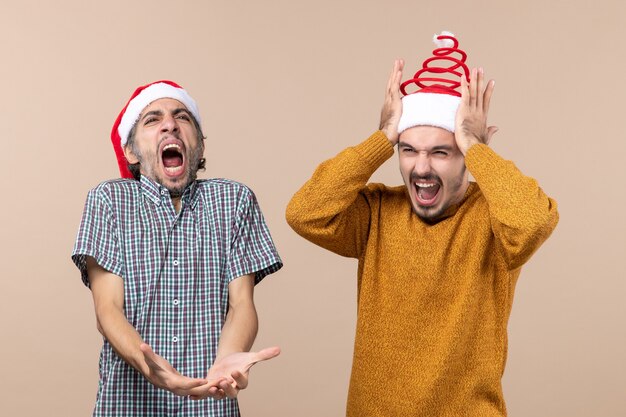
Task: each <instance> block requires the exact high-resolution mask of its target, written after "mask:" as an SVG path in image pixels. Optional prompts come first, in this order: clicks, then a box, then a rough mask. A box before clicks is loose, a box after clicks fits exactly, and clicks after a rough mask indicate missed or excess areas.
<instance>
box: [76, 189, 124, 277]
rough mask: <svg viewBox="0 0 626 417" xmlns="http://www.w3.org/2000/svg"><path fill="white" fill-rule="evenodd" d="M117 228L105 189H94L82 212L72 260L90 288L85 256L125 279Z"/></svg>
mask: <svg viewBox="0 0 626 417" xmlns="http://www.w3.org/2000/svg"><path fill="white" fill-rule="evenodd" d="M116 230H117V227H116V222H115V217H114V215H113V210H112V208H111V200H110V198H109V197H108V195H107V194H106V192H104V191H103V189H102V187H99V188H96V189H94V190H91V191H90V192H89V194H88V195H87V202H86V203H85V209H84V210H83V217H82V220H81V222H80V227H79V229H78V236H77V237H76V242H75V244H74V250H73V251H72V261H74V264H75V265H76V266H77V267H78V269H79V271H80V274H81V279H82V281H83V283H84V284H85V285H86V286H87V287H89V279H88V277H87V264H86V257H87V256H91V257H92V258H94V259H95V260H96V263H97V264H98V265H100V266H101V267H103V268H104V269H106V270H107V271H109V272H112V273H114V274H115V275H118V276H122V270H123V268H122V262H121V261H120V251H119V244H118V235H117V231H116Z"/></svg>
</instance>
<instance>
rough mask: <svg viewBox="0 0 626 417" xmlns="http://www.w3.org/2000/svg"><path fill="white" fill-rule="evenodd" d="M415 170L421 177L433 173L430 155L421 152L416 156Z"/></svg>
mask: <svg viewBox="0 0 626 417" xmlns="http://www.w3.org/2000/svg"><path fill="white" fill-rule="evenodd" d="M413 170H414V171H415V173H416V174H417V175H418V176H420V177H426V176H428V175H429V174H430V173H431V166H430V157H429V156H428V155H424V154H422V153H420V154H419V155H418V156H417V157H416V158H415V167H414V168H413Z"/></svg>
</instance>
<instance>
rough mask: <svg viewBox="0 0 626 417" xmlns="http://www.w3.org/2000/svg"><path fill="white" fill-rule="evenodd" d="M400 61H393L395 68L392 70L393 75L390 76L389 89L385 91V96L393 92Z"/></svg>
mask: <svg viewBox="0 0 626 417" xmlns="http://www.w3.org/2000/svg"><path fill="white" fill-rule="evenodd" d="M397 68H398V60H397V59H396V60H395V61H393V68H392V69H391V73H390V74H389V79H388V80H387V88H386V89H385V94H388V93H389V90H391V84H392V83H393V80H394V78H395V77H396V72H398V69H397Z"/></svg>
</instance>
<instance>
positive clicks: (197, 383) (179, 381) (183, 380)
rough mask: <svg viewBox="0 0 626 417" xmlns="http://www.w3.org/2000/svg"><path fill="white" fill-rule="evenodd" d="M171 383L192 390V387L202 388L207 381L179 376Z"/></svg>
mask: <svg viewBox="0 0 626 417" xmlns="http://www.w3.org/2000/svg"><path fill="white" fill-rule="evenodd" d="M173 384H174V385H176V386H177V387H179V388H180V389H182V390H185V391H193V390H194V389H198V388H203V387H204V386H206V385H207V384H208V381H207V380H206V379H200V378H189V377H186V376H179V377H178V378H176V380H174V382H173ZM207 388H208V387H207Z"/></svg>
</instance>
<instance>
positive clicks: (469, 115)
mask: <svg viewBox="0 0 626 417" xmlns="http://www.w3.org/2000/svg"><path fill="white" fill-rule="evenodd" d="M494 85H495V81H493V80H490V81H489V82H488V83H487V87H484V73H483V69H482V68H479V69H476V68H472V71H471V74H470V82H469V84H468V83H467V80H466V79H465V77H464V76H463V77H461V103H460V104H459V108H458V110H457V112H456V120H455V125H456V126H455V132H454V137H455V138H456V144H457V146H458V147H459V149H460V150H461V152H462V153H463V155H465V153H466V152H467V150H468V149H469V148H470V147H471V146H472V145H474V144H477V143H484V144H489V142H490V141H491V137H492V136H493V134H494V133H496V132H497V131H498V128H497V127H495V126H489V127H487V114H488V113H489V102H490V101H491V95H492V94H493V89H494Z"/></svg>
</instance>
